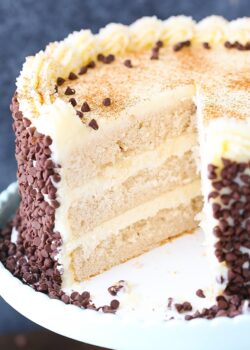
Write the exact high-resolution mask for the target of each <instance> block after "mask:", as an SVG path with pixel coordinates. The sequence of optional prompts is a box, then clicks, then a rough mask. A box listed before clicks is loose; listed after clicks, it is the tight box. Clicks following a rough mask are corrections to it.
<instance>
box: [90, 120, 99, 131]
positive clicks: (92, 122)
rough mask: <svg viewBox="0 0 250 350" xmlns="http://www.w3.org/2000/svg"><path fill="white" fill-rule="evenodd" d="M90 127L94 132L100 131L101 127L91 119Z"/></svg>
mask: <svg viewBox="0 0 250 350" xmlns="http://www.w3.org/2000/svg"><path fill="white" fill-rule="evenodd" d="M89 126H90V127H91V128H92V129H94V130H98V129H99V126H98V124H97V121H96V120H95V119H91V121H90V122H89Z"/></svg>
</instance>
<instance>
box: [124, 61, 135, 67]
mask: <svg viewBox="0 0 250 350" xmlns="http://www.w3.org/2000/svg"><path fill="white" fill-rule="evenodd" d="M123 64H124V66H126V67H128V68H132V67H133V65H132V62H131V60H125V61H124V62H123Z"/></svg>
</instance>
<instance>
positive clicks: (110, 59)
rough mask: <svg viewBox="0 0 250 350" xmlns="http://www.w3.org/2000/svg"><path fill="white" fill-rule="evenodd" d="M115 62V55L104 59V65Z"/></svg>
mask: <svg viewBox="0 0 250 350" xmlns="http://www.w3.org/2000/svg"><path fill="white" fill-rule="evenodd" d="M114 60H115V55H113V54H109V55H108V56H106V57H104V59H103V63H106V64H110V63H112V62H113V61H114Z"/></svg>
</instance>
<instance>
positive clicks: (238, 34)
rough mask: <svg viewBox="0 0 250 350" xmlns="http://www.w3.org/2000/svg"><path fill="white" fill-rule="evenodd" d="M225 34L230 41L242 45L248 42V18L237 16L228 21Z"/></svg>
mask: <svg viewBox="0 0 250 350" xmlns="http://www.w3.org/2000/svg"><path fill="white" fill-rule="evenodd" d="M226 34H227V37H228V40H229V41H230V42H231V43H234V42H235V41H238V42H239V43H241V44H243V45H245V44H246V43H250V18H247V17H244V18H238V19H236V20H235V21H232V22H230V23H229V24H228V26H227V31H226Z"/></svg>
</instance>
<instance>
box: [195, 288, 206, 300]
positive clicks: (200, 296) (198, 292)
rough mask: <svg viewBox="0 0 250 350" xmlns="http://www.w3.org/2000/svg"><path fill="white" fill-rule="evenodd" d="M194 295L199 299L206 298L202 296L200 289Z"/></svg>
mask: <svg viewBox="0 0 250 350" xmlns="http://www.w3.org/2000/svg"><path fill="white" fill-rule="evenodd" d="M196 295H197V296H198V297H199V298H206V296H205V294H204V292H203V290H202V289H198V290H197V291H196Z"/></svg>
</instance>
